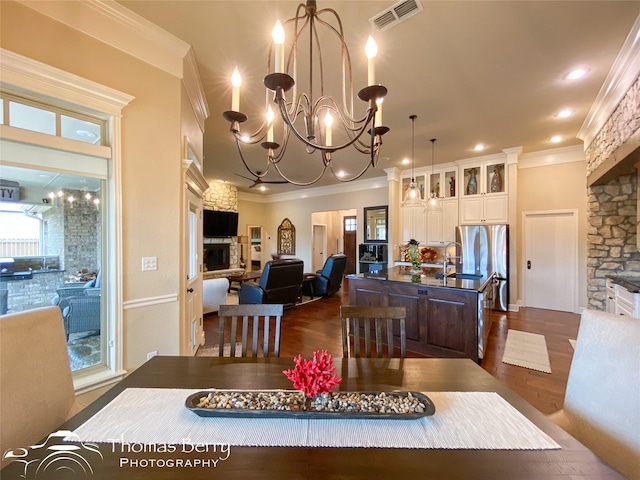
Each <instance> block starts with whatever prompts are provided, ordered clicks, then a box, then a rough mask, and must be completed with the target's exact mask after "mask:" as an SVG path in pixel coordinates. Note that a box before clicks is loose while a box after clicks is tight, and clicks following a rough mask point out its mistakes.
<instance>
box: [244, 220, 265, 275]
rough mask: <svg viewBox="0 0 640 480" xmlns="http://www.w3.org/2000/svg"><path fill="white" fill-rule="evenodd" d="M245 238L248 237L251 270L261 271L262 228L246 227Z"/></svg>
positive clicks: (256, 226) (258, 226)
mask: <svg viewBox="0 0 640 480" xmlns="http://www.w3.org/2000/svg"><path fill="white" fill-rule="evenodd" d="M247 236H248V237H249V253H248V257H249V262H250V265H251V270H260V269H262V226H261V225H247Z"/></svg>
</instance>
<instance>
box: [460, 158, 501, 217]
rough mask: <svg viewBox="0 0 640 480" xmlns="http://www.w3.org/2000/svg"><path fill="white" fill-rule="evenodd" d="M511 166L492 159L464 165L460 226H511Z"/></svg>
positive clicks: (461, 168) (462, 166)
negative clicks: (508, 184)
mask: <svg viewBox="0 0 640 480" xmlns="http://www.w3.org/2000/svg"><path fill="white" fill-rule="evenodd" d="M506 167H507V163H506V161H504V160H497V159H490V160H487V161H484V162H478V161H476V162H475V163H465V164H462V165H461V166H460V177H461V178H460V179H461V181H462V185H461V186H460V188H461V190H460V223H461V224H482V223H507V222H508V221H509V197H508V190H507V168H506Z"/></svg>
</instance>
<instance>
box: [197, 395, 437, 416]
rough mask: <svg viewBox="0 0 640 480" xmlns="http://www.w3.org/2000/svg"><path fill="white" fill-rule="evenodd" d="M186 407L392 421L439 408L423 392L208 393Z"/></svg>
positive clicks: (205, 412) (201, 411) (215, 412)
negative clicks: (312, 395) (310, 396)
mask: <svg viewBox="0 0 640 480" xmlns="http://www.w3.org/2000/svg"><path fill="white" fill-rule="evenodd" d="M185 406H186V407H187V408H188V409H189V410H191V411H192V412H194V413H195V414H197V415H200V416H201V417H227V418H230V417H236V418H308V419H311V418H312V419H325V420H327V419H333V418H335V419H345V418H351V419H393V420H411V419H415V418H421V417H426V416H429V415H433V414H434V413H435V411H436V407H435V405H434V404H433V402H432V401H431V399H429V397H427V396H426V395H424V394H423V393H420V392H401V391H397V392H329V393H325V394H321V395H319V396H318V397H314V398H311V399H309V398H305V396H304V394H303V393H302V392H301V391H298V390H206V391H201V392H197V393H194V394H192V395H190V396H189V397H188V398H187V400H186V402H185Z"/></svg>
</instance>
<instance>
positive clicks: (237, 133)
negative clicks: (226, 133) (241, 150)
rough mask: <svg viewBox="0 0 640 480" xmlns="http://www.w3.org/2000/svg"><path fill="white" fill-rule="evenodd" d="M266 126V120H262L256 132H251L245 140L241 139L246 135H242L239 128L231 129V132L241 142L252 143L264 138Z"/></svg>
mask: <svg viewBox="0 0 640 480" xmlns="http://www.w3.org/2000/svg"><path fill="white" fill-rule="evenodd" d="M266 126H267V122H266V121H263V122H262V125H260V128H259V129H258V130H256V132H254V133H252V134H251V136H249V137H248V139H247V140H242V139H243V138H245V137H246V135H242V134H241V133H240V130H237V131H234V130H231V133H233V136H234V137H235V139H236V141H238V140H240V141H242V142H243V143H246V144H249V145H254V144H256V143H258V142H260V141H261V140H262V139H264V137H265V136H266V135H267V128H266Z"/></svg>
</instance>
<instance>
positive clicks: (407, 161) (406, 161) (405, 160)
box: [402, 158, 411, 165]
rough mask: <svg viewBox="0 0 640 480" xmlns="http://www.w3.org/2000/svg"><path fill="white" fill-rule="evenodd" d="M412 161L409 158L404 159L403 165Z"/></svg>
mask: <svg viewBox="0 0 640 480" xmlns="http://www.w3.org/2000/svg"><path fill="white" fill-rule="evenodd" d="M410 163H411V160H409V159H408V158H403V159H402V165H409V164H410Z"/></svg>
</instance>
